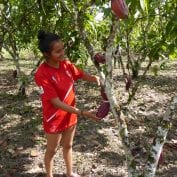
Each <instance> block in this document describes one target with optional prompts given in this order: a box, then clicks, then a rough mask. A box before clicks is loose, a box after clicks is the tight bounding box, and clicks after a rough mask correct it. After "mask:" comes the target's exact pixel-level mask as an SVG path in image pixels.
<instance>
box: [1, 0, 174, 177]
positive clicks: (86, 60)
mask: <svg viewBox="0 0 177 177" xmlns="http://www.w3.org/2000/svg"><path fill="white" fill-rule="evenodd" d="M176 12H177V2H176V0H156V1H152V0H134V1H132V0H99V1H98V0H95V1H93V0H82V1H77V0H60V1H56V0H50V1H44V0H37V1H33V0H30V1H23V0H2V1H0V22H1V23H0V177H45V176H46V172H45V165H44V163H43V159H44V153H45V147H46V139H45V134H44V132H43V128H42V111H41V102H40V93H39V88H38V87H37V85H36V84H35V81H34V74H35V72H36V70H37V68H38V67H39V65H40V64H41V63H42V62H43V61H44V57H43V56H42V54H41V53H40V51H39V49H38V40H37V36H38V32H39V30H45V31H48V32H53V33H56V34H58V35H59V36H60V37H61V39H62V41H63V43H64V49H65V55H66V57H67V58H69V60H70V61H71V62H72V63H74V64H75V65H76V66H77V67H78V68H80V69H83V70H85V71H88V72H89V73H91V74H94V75H97V76H99V78H100V85H99V86H95V85H94V84H91V83H87V82H81V81H80V80H79V81H78V82H77V83H76V84H75V85H74V87H75V92H76V100H77V107H78V108H79V109H81V110H91V111H93V112H94V113H95V115H96V116H97V117H98V118H99V121H93V120H91V119H89V118H87V117H85V116H83V115H82V114H81V115H79V116H78V124H77V129H76V135H75V138H74V144H73V167H74V171H76V172H77V173H78V174H80V175H81V176H83V177H119V176H122V177H155V176H157V177H176V176H177V129H176V127H177V95H176V94H177V23H176V21H177V13H176ZM60 149H61V148H60V147H59V151H58V152H57V154H56V157H55V160H54V161H55V165H54V169H53V170H54V177H62V176H64V175H63V173H64V171H65V166H64V161H63V159H62V152H61V150H60Z"/></svg>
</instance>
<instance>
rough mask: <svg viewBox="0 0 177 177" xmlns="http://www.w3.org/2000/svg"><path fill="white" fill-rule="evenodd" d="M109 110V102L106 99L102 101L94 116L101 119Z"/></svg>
mask: <svg viewBox="0 0 177 177" xmlns="http://www.w3.org/2000/svg"><path fill="white" fill-rule="evenodd" d="M109 110H110V103H109V102H108V101H103V102H102V103H101V105H100V106H99V108H98V110H97V113H96V116H97V117H98V118H100V119H103V118H104V117H106V116H107V115H108V113H109Z"/></svg>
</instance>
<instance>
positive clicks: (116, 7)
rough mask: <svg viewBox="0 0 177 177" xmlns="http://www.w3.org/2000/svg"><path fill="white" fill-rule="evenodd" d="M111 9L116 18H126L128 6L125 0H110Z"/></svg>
mask: <svg viewBox="0 0 177 177" xmlns="http://www.w3.org/2000/svg"><path fill="white" fill-rule="evenodd" d="M111 9H112V11H113V12H114V14H115V15H116V16H117V17H118V18H120V19H126V18H128V7H127V4H126V2H125V0H111Z"/></svg>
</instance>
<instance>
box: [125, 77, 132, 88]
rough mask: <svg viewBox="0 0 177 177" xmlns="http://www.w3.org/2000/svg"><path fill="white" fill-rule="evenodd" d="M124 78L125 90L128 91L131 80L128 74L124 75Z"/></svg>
mask: <svg viewBox="0 0 177 177" xmlns="http://www.w3.org/2000/svg"><path fill="white" fill-rule="evenodd" d="M124 76H125V90H126V91H128V90H129V89H130V87H131V85H132V79H131V77H130V76H129V75H128V74H126V73H125V74H124Z"/></svg>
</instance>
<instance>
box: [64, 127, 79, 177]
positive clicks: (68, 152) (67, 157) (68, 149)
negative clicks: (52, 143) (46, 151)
mask: <svg viewBox="0 0 177 177" xmlns="http://www.w3.org/2000/svg"><path fill="white" fill-rule="evenodd" d="M75 129H76V126H72V127H71V128H68V129H67V130H65V131H64V132H63V134H62V140H61V144H62V146H63V158H64V161H65V164H66V175H67V176H68V177H69V176H71V174H72V165H73V164H72V145H73V138H74V134H75Z"/></svg>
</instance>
